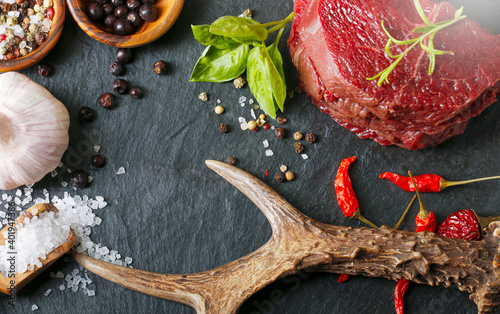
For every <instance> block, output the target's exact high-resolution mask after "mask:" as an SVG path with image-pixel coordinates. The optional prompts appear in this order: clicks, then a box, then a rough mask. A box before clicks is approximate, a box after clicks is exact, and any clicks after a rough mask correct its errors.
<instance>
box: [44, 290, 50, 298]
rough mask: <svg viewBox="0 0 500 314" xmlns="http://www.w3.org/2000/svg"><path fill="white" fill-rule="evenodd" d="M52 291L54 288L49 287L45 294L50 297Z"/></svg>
mask: <svg viewBox="0 0 500 314" xmlns="http://www.w3.org/2000/svg"><path fill="white" fill-rule="evenodd" d="M51 293H52V289H47V291H45V293H44V294H43V295H44V296H46V297H48V296H49V295H50V294H51Z"/></svg>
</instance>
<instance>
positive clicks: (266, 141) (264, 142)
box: [262, 140, 269, 148]
mask: <svg viewBox="0 0 500 314" xmlns="http://www.w3.org/2000/svg"><path fill="white" fill-rule="evenodd" d="M262 145H264V148H268V147H269V141H268V140H264V141H263V142H262Z"/></svg>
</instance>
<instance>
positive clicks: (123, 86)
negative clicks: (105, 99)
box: [113, 79, 128, 94]
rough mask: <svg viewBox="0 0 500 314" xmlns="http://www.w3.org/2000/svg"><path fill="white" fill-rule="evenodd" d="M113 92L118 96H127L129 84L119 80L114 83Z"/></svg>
mask: <svg viewBox="0 0 500 314" xmlns="http://www.w3.org/2000/svg"><path fill="white" fill-rule="evenodd" d="M113 90H114V91H115V93H117V94H125V93H126V92H127V90H128V82H127V81H125V80H123V79H117V80H115V81H114V82H113Z"/></svg>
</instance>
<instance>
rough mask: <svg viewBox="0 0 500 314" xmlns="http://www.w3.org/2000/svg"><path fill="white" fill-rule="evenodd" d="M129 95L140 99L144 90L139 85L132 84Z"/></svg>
mask: <svg viewBox="0 0 500 314" xmlns="http://www.w3.org/2000/svg"><path fill="white" fill-rule="evenodd" d="M129 95H130V97H132V98H134V99H141V98H142V97H143V96H144V91H143V90H142V88H141V87H140V86H132V87H131V88H130V92H129Z"/></svg>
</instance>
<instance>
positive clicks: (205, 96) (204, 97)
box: [198, 92, 208, 101]
mask: <svg viewBox="0 0 500 314" xmlns="http://www.w3.org/2000/svg"><path fill="white" fill-rule="evenodd" d="M198 99H199V100H201V101H208V94H207V93H206V92H202V93H200V94H199V95H198Z"/></svg>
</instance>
